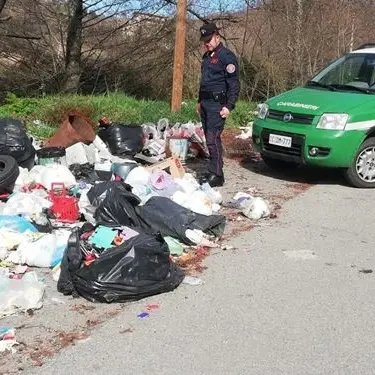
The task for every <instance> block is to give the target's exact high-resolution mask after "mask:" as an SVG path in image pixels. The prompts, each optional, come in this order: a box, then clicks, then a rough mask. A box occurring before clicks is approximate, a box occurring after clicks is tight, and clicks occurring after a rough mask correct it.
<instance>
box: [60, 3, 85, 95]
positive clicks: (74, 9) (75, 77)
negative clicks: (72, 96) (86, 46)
mask: <svg viewBox="0 0 375 375" xmlns="http://www.w3.org/2000/svg"><path fill="white" fill-rule="evenodd" d="M68 7H69V16H70V20H69V26H68V36H67V39H66V55H65V72H64V80H63V84H62V91H63V92H65V93H76V92H77V91H78V90H79V83H80V78H81V56H82V30H83V25H82V20H83V17H84V8H83V0H70V1H69V4H68Z"/></svg>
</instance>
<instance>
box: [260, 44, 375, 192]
mask: <svg viewBox="0 0 375 375" xmlns="http://www.w3.org/2000/svg"><path fill="white" fill-rule="evenodd" d="M253 143H254V146H255V148H256V149H257V151H259V152H260V153H261V155H262V158H263V160H264V162H265V163H266V164H267V165H268V166H270V167H271V168H274V169H285V168H288V167H292V166H296V165H300V164H305V165H310V166H318V167H334V168H336V167H337V168H342V169H343V170H344V172H345V175H346V178H347V179H348V181H349V183H350V184H351V185H353V186H355V187H360V188H373V187H375V44H365V45H363V46H361V47H360V48H359V49H357V50H355V51H353V52H350V53H347V54H345V55H344V56H342V57H340V58H338V59H336V60H335V61H333V62H332V63H331V64H329V65H328V66H327V67H326V68H325V69H323V70H322V71H320V72H319V73H318V74H317V75H316V76H314V77H313V78H312V79H311V80H310V81H308V82H307V83H306V84H305V85H304V86H303V87H297V88H295V89H293V90H290V91H287V92H284V93H282V94H280V95H278V96H275V97H273V98H270V99H269V100H267V101H266V102H265V103H263V104H260V105H259V106H258V115H257V118H256V120H255V121H254V124H253Z"/></svg>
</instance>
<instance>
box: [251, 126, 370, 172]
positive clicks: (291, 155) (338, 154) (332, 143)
mask: <svg viewBox="0 0 375 375" xmlns="http://www.w3.org/2000/svg"><path fill="white" fill-rule="evenodd" d="M270 134H275V135H281V136H286V137H291V138H292V144H291V145H290V147H284V146H276V145H273V144H270V143H269V136H270ZM364 138H365V134H364V132H361V131H357V130H351V131H338V130H325V129H317V128H316V127H315V126H314V125H302V124H291V123H289V124H285V123H280V122H279V121H273V120H268V119H267V120H260V119H257V120H255V121H254V124H253V144H254V146H255V149H256V150H257V151H258V152H260V153H261V154H262V155H264V156H267V157H270V158H274V159H279V160H284V161H288V162H293V163H298V164H306V165H311V166H320V167H335V168H336V167H349V166H350V165H351V163H352V160H353V158H354V156H355V153H356V151H357V150H358V147H359V145H360V144H361V143H362V142H363V139H364Z"/></svg>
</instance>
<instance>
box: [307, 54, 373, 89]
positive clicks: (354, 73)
mask: <svg viewBox="0 0 375 375" xmlns="http://www.w3.org/2000/svg"><path fill="white" fill-rule="evenodd" d="M306 87H309V88H317V89H320V90H331V91H350V92H356V93H359V94H361V93H363V94H375V54H366V53H358V54H355V53H351V54H348V55H345V56H343V57H341V58H339V59H338V60H336V61H334V62H333V63H332V64H330V65H328V66H327V67H326V68H325V69H323V70H322V71H321V72H320V73H318V74H317V75H316V76H315V77H314V78H312V79H311V80H310V81H308V82H307V83H306Z"/></svg>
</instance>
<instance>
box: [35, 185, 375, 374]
mask: <svg viewBox="0 0 375 375" xmlns="http://www.w3.org/2000/svg"><path fill="white" fill-rule="evenodd" d="M374 194H375V192H374V191H371V190H355V189H351V188H348V187H342V186H337V185H325V186H324V185H321V186H316V187H313V188H312V189H310V190H309V191H307V192H305V193H304V194H302V195H300V196H299V197H297V198H295V199H293V200H291V201H289V202H287V203H286V204H285V205H284V206H283V210H282V213H281V215H280V217H279V218H278V219H277V220H274V221H271V222H269V223H271V224H272V226H266V225H265V226H261V227H258V228H255V229H253V230H252V231H250V232H248V233H243V234H242V235H240V236H239V237H238V238H236V239H233V240H232V242H231V244H232V245H234V246H235V247H236V250H228V251H215V252H214V253H213V255H211V256H210V257H209V258H208V259H207V260H206V262H205V264H206V265H207V266H208V269H207V271H205V273H204V274H203V275H202V276H201V278H202V279H203V280H204V284H203V285H199V286H190V285H181V286H180V287H179V288H178V289H177V290H176V291H175V292H173V293H169V294H164V295H160V296H155V297H153V298H149V299H147V300H143V301H140V302H137V303H134V304H130V305H127V306H126V307H125V308H124V310H123V311H122V312H121V313H120V314H119V315H118V316H117V317H115V318H114V319H111V320H109V321H108V322H106V323H105V324H104V325H103V326H101V327H100V328H98V329H96V330H94V332H93V333H92V335H91V336H90V338H89V339H88V340H86V341H82V342H80V343H77V344H76V345H75V346H73V347H70V348H67V349H65V350H63V351H62V352H61V353H60V354H58V355H57V356H55V357H54V358H53V359H51V360H49V361H47V363H46V364H45V365H44V366H43V367H41V368H38V369H34V371H33V372H29V371H28V373H30V374H31V373H32V374H48V375H51V374H64V375H69V374H74V375H76V374H137V375H138V374H141V375H148V374H160V375H176V374H189V375H191V374H194V375H198V374H209V375H211V374H212V375H214V374H216V375H217V374H226V375H227V374H267V375H270V374H278V375H279V374H288V375H291V374H298V375H300V374H303V375H307V374H314V375H316V374H340V375H341V374H356V375H358V374H375V345H374V341H375V339H374V332H375V330H374V328H375V327H374V325H375V318H374V311H375V283H374V278H375V272H374V273H363V272H361V271H363V270H373V269H374V271H375V255H374V246H373V243H374V213H375V208H374V205H373V201H372V199H373V197H374ZM368 272H369V271H368ZM146 303H158V304H160V308H159V309H158V310H156V311H154V312H151V313H150V317H149V318H147V319H145V320H141V319H139V318H137V316H136V315H137V313H139V312H140V311H142V310H143V309H144V306H145V304H146ZM130 331H132V332H130ZM120 332H121V333H120Z"/></svg>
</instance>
